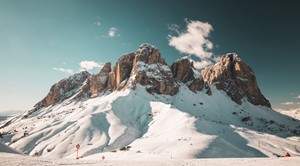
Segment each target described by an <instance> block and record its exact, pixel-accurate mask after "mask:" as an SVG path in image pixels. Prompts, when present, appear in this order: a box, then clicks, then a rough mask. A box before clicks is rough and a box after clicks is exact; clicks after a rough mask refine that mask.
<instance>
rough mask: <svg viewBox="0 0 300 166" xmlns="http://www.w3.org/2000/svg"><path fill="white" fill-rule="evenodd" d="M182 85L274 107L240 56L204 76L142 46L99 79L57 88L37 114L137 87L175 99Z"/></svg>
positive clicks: (83, 77) (75, 79)
mask: <svg viewBox="0 0 300 166" xmlns="http://www.w3.org/2000/svg"><path fill="white" fill-rule="evenodd" d="M181 83H183V84H185V85H186V86H187V87H188V88H189V89H190V90H191V91H193V92H197V91H202V90H204V91H206V92H205V93H206V94H208V95H211V93H212V92H211V90H210V88H209V85H211V84H213V85H215V86H216V88H217V89H218V90H223V91H225V92H226V93H227V95H228V96H229V97H230V98H231V99H232V100H233V101H234V102H236V103H238V104H241V103H242V100H243V99H246V100H248V101H249V102H251V103H252V104H254V105H263V106H267V107H271V105H270V102H269V101H268V100H267V99H266V98H265V97H264V96H263V95H262V94H261V92H260V90H259V88H258V86H257V83H256V78H255V75H254V73H253V71H252V69H251V68H250V67H249V66H248V65H247V64H246V63H244V62H243V61H242V60H241V59H240V58H239V57H238V56H237V54H226V55H224V56H222V57H221V58H220V61H219V62H218V63H217V64H215V65H213V66H209V67H207V68H205V69H203V70H202V72H201V74H200V73H199V71H197V70H195V69H194V66H193V62H192V61H191V60H189V59H188V58H182V59H179V60H177V61H175V62H174V63H173V64H172V65H171V67H170V66H168V64H167V63H166V61H165V59H163V58H162V57H161V54H160V52H159V50H158V49H157V48H156V47H154V46H153V45H150V44H142V45H141V46H140V47H139V49H138V50H137V51H136V53H128V54H125V55H123V56H122V57H121V58H119V59H118V61H117V62H116V65H115V66H114V68H113V69H112V68H111V63H106V64H105V65H104V67H103V68H102V69H101V71H100V72H99V73H98V74H96V75H92V76H91V75H90V74H89V73H88V72H81V73H79V74H75V75H74V76H71V77H69V78H67V79H64V80H62V81H60V82H58V83H57V84H55V85H53V86H52V87H51V89H50V92H49V94H48V95H47V96H46V97H45V98H44V99H43V100H42V101H41V102H39V103H37V104H36V106H35V109H34V110H37V109H39V108H41V107H47V106H49V105H52V104H56V103H59V102H61V101H63V100H65V99H67V98H69V97H70V96H72V95H74V94H75V93H77V94H76V96H75V97H74V99H81V98H84V97H87V98H89V97H96V96H98V94H100V93H101V92H104V91H107V90H108V91H115V90H121V89H123V88H132V89H134V88H135V87H136V85H137V84H140V85H142V86H144V87H145V88H146V90H147V92H149V93H150V94H154V93H156V94H165V95H175V94H177V93H178V91H179V86H180V85H181Z"/></svg>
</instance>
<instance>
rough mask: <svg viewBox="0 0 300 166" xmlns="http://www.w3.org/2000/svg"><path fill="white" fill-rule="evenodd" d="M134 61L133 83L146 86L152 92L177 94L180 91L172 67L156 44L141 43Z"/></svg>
mask: <svg viewBox="0 0 300 166" xmlns="http://www.w3.org/2000/svg"><path fill="white" fill-rule="evenodd" d="M133 63H134V64H133V70H132V73H131V79H133V81H132V82H133V83H131V84H133V85H135V84H141V85H143V86H146V90H147V91H148V92H149V93H151V94H153V93H157V94H166V95H175V94H176V93H177V92H178V91H179V88H178V86H177V84H176V83H175V81H174V78H173V74H172V72H171V69H170V67H169V66H168V65H167V63H166V61H165V60H164V59H163V58H162V57H161V55H160V52H159V50H158V49H157V48H155V47H154V46H152V45H150V44H143V45H141V46H140V47H139V49H138V51H137V52H136V56H135V59H134V62H133ZM131 86H132V85H131Z"/></svg>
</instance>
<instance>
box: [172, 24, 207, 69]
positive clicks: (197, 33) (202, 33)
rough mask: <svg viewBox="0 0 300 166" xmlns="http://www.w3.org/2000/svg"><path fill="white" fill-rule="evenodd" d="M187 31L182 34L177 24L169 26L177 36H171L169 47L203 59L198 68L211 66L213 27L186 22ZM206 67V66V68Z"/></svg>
mask: <svg viewBox="0 0 300 166" xmlns="http://www.w3.org/2000/svg"><path fill="white" fill-rule="evenodd" d="M186 23H187V26H186V30H185V31H182V32H180V30H179V26H178V25H177V24H172V25H169V29H170V30H171V31H173V32H175V33H176V34H177V35H171V34H169V45H170V46H172V47H175V49H176V50H178V51H179V52H181V53H184V54H189V55H194V56H196V57H198V58H200V59H201V61H202V63H200V62H199V63H198V64H199V65H198V67H201V68H203V66H204V64H207V65H208V64H211V63H212V62H211V60H210V58H211V57H212V55H213V54H212V52H211V50H212V49H213V43H212V42H211V41H210V40H209V39H208V38H209V35H210V32H211V31H212V30H213V28H212V26H211V25H210V24H209V23H207V22H201V21H188V20H186ZM204 67H205V66H204Z"/></svg>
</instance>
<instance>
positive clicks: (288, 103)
mask: <svg viewBox="0 0 300 166" xmlns="http://www.w3.org/2000/svg"><path fill="white" fill-rule="evenodd" d="M281 104H282V105H296V104H300V102H294V101H287V102H284V103H281Z"/></svg>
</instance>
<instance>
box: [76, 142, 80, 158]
mask: <svg viewBox="0 0 300 166" xmlns="http://www.w3.org/2000/svg"><path fill="white" fill-rule="evenodd" d="M79 148H80V145H79V144H77V145H76V149H77V155H76V159H79V157H78V151H79Z"/></svg>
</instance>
